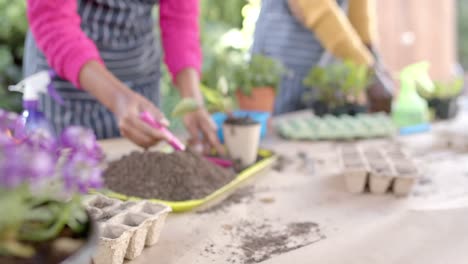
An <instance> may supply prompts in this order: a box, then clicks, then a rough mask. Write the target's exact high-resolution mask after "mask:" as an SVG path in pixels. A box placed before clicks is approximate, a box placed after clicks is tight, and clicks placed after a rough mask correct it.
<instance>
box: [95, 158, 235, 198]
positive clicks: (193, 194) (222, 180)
mask: <svg viewBox="0 0 468 264" xmlns="http://www.w3.org/2000/svg"><path fill="white" fill-rule="evenodd" d="M234 178H235V173H234V172H233V171H232V170H226V169H224V168H221V167H219V166H216V165H215V164H213V163H211V162H210V161H208V160H207V159H205V158H203V157H202V156H200V155H199V154H196V153H194V152H191V151H184V152H182V151H178V152H174V153H171V154H166V153H161V152H133V153H131V154H130V155H127V156H125V157H123V158H122V159H120V160H118V161H114V162H111V163H110V164H109V167H108V168H107V170H106V171H105V172H104V179H105V184H106V187H108V188H109V189H111V190H113V191H116V192H119V193H122V194H125V195H129V196H137V197H142V198H155V199H162V200H168V201H185V200H193V199H200V198H204V197H206V196H208V195H209V194H211V193H213V192H214V191H216V190H217V189H219V188H221V187H222V186H224V185H226V184H228V183H229V182H230V181H232V180H233V179H234Z"/></svg>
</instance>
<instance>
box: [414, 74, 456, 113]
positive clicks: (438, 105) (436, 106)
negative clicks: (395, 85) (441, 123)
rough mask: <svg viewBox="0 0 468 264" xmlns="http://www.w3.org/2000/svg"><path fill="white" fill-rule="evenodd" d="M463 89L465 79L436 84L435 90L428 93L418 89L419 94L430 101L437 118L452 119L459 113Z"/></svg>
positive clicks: (437, 82) (436, 82)
mask: <svg viewBox="0 0 468 264" xmlns="http://www.w3.org/2000/svg"><path fill="white" fill-rule="evenodd" d="M462 89H463V79H462V78H456V79H455V80H452V81H450V82H441V81H435V82H434V89H433V90H432V91H427V90H424V89H420V88H419V87H418V92H419V94H420V95H421V96H422V97H423V98H424V99H426V100H427V101H428V103H429V107H430V108H431V110H432V111H433V113H434V115H435V117H436V118H439V119H451V118H453V117H455V116H456V115H457V113H458V104H457V98H458V96H459V95H460V93H461V91H462Z"/></svg>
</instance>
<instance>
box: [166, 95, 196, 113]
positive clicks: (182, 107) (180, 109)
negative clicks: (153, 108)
mask: <svg viewBox="0 0 468 264" xmlns="http://www.w3.org/2000/svg"><path fill="white" fill-rule="evenodd" d="M199 108H200V104H199V103H198V102H197V100H195V99H193V98H184V99H182V100H181V101H180V102H179V103H177V105H176V106H175V107H174V109H173V110H172V113H171V116H172V117H175V118H177V117H182V116H184V115H186V114H188V113H191V112H194V111H197V110H198V109H199Z"/></svg>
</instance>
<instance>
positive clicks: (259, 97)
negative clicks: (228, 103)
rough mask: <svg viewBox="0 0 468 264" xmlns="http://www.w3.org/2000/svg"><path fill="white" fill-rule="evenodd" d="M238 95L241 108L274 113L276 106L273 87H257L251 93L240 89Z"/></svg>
mask: <svg viewBox="0 0 468 264" xmlns="http://www.w3.org/2000/svg"><path fill="white" fill-rule="evenodd" d="M236 97H237V102H238V103H239V108H240V109H241V110H247V111H258V112H268V113H272V112H273V109H274V106H275V90H274V89H273V88H272V87H255V88H253V89H252V94H250V95H246V94H243V93H242V92H241V91H239V90H238V91H236Z"/></svg>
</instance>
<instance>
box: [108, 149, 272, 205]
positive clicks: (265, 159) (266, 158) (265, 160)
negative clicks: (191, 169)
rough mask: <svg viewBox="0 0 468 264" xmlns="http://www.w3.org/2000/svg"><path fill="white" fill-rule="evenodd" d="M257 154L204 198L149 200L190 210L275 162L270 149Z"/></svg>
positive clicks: (122, 197)
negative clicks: (255, 158)
mask: <svg viewBox="0 0 468 264" xmlns="http://www.w3.org/2000/svg"><path fill="white" fill-rule="evenodd" d="M258 154H259V156H260V157H261V160H260V161H258V162H257V163H255V164H253V165H252V166H250V167H248V168H246V169H244V170H243V171H241V172H240V173H239V174H238V175H237V176H236V178H234V179H233V180H232V181H231V182H230V183H228V184H226V185H224V186H223V187H221V188H220V189H218V190H216V191H215V192H213V193H212V194H210V195H208V196H206V197H205V198H202V199H197V200H188V201H177V202H176V201H164V200H159V199H149V200H150V201H153V202H158V203H162V204H165V205H167V206H170V207H171V208H172V211H173V212H186V211H189V210H192V209H193V208H195V207H198V206H200V205H202V204H204V203H207V202H209V201H211V200H213V199H215V198H216V197H218V196H220V195H221V194H224V193H226V192H229V191H232V190H234V189H235V188H236V187H237V186H238V185H239V184H240V183H241V182H243V181H245V180H247V179H249V178H251V177H252V176H254V175H256V174H257V173H258V172H260V171H262V170H263V169H265V168H267V167H268V166H270V165H271V164H273V162H275V160H276V155H275V154H274V153H273V152H272V151H269V150H265V149H261V150H259V152H258ZM99 192H100V193H102V194H104V195H107V196H109V197H112V198H116V199H119V200H123V201H126V200H141V199H142V198H139V197H133V196H126V195H124V194H120V193H116V192H114V191H112V190H108V189H104V190H100V191H99Z"/></svg>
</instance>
